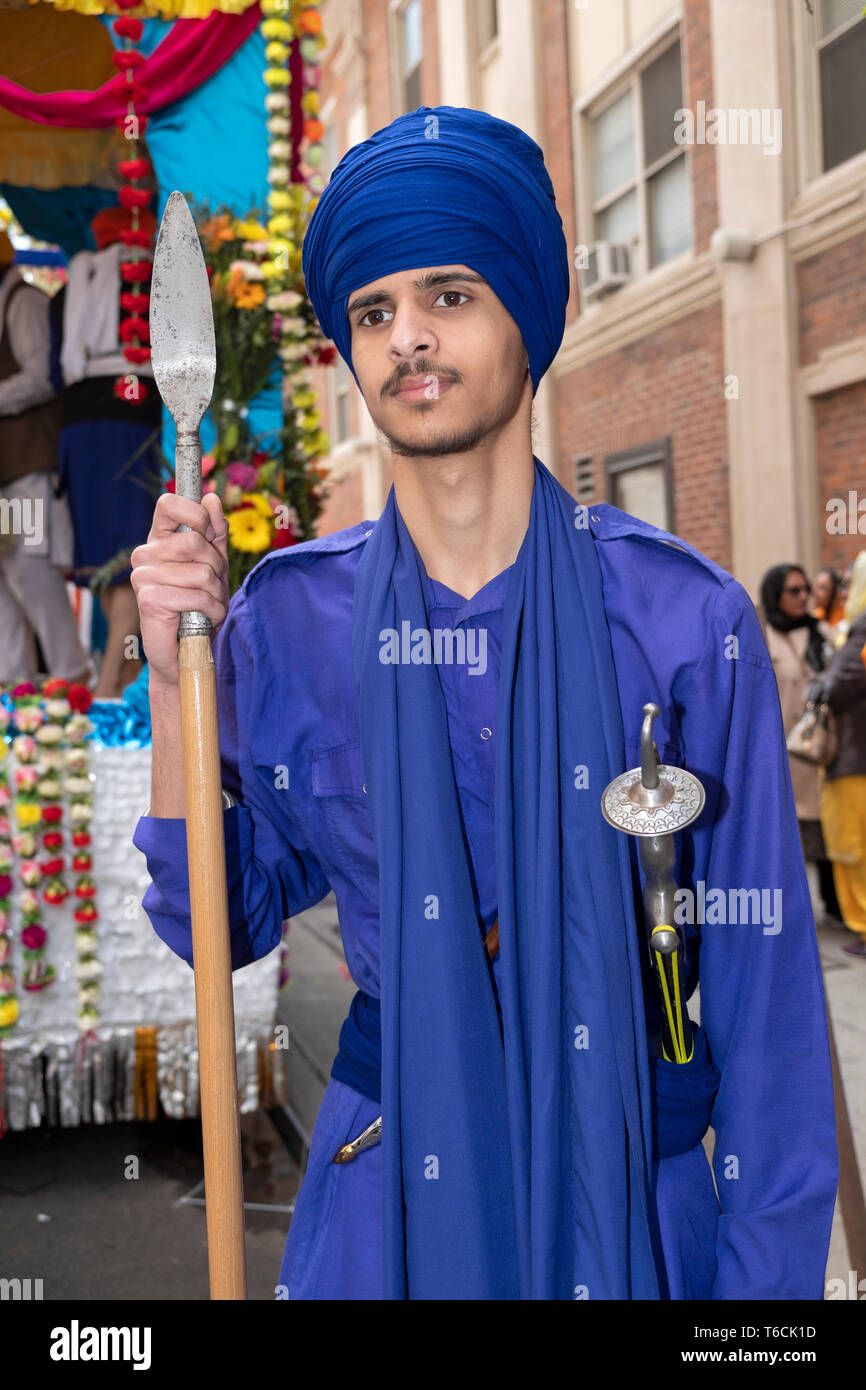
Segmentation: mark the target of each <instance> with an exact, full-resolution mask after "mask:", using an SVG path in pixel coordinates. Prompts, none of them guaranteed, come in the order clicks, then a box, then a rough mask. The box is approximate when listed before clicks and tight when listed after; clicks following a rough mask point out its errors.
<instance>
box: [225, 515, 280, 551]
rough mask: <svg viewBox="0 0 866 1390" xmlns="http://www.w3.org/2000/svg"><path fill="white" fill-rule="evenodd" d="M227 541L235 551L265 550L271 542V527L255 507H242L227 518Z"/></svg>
mask: <svg viewBox="0 0 866 1390" xmlns="http://www.w3.org/2000/svg"><path fill="white" fill-rule="evenodd" d="M268 511H270V508H268ZM229 540H230V541H231V543H232V545H233V546H234V547H235V549H236V550H246V551H250V552H254V551H258V550H267V549H268V548H269V546H270V544H271V540H272V533H271V526H270V524H269V523H268V522H267V521H265V518H264V517H263V516H262V514H261V512H260V511H259V510H258V508H257V507H242V508H241V509H240V510H239V511H236V512H232V513H231V514H230V516H229Z"/></svg>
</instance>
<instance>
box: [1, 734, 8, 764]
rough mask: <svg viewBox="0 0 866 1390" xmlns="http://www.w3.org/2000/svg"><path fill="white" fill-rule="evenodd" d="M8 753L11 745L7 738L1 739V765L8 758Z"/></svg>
mask: <svg viewBox="0 0 866 1390" xmlns="http://www.w3.org/2000/svg"><path fill="white" fill-rule="evenodd" d="M8 751H9V744H8V743H7V742H6V740H5V738H0V763H2V761H3V759H4V758H5V757H6V754H7V753H8Z"/></svg>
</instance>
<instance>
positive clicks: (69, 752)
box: [46, 748, 90, 772]
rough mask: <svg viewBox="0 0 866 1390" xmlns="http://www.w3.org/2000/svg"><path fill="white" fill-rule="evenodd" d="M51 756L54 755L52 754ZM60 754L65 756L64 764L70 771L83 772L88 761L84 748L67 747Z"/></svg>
mask: <svg viewBox="0 0 866 1390" xmlns="http://www.w3.org/2000/svg"><path fill="white" fill-rule="evenodd" d="M46 756H47V755H46ZM51 756H52V757H54V756H55V755H54V754H52V755H51ZM56 756H58V757H60V756H61V755H60V754H57V755H56ZM62 756H63V757H64V758H65V762H66V766H67V767H68V769H69V771H70V772H83V771H84V769H85V768H86V767H87V764H88V762H89V761H90V759H89V757H88V754H87V750H86V749H85V748H67V749H66V751H65V754H63V755H62Z"/></svg>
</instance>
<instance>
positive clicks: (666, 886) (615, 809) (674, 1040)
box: [601, 704, 706, 1063]
mask: <svg viewBox="0 0 866 1390" xmlns="http://www.w3.org/2000/svg"><path fill="white" fill-rule="evenodd" d="M660 713H661V711H660V710H659V707H658V705H653V704H647V705H644V706H643V716H644V720H643V724H642V726H641V735H640V763H641V765H640V767H635V768H632V769H631V770H630V771H629V772H624V773H622V775H621V776H619V777H615V778H614V780H613V781H612V782H611V783H610V784H609V785H608V786H607V787H605V790H604V794H603V796H602V798H601V811H602V815H603V816H604V818H605V820H606V821H607V822H608V824H609V825H612V826H613V827H614V829H616V830H622V831H624V832H625V834H626V835H634V836H635V837H636V838H637V840H638V848H639V853H640V860H641V864H642V866H643V870H644V873H645V874H646V884H645V886H644V894H643V900H644V909H645V912H646V918H647V945H648V948H649V953H650V961H651V963H652V968H653V974H654V975H655V978H656V981H657V984H658V988H659V995H660V999H661V1005H662V1056H663V1057H666V1058H667V1059H668V1060H669V1061H670V1060H673V1061H676V1062H681V1063H683V1062H688V1061H690V1060H691V1057H692V1054H693V1051H694V1038H693V1034H692V1025H691V1020H690V1019H689V1016H688V1013H687V1011H686V1001H685V995H684V989H683V982H684V972H685V944H684V940H683V937H682V936H681V934H680V932H679V931H678V930H677V928H676V926H675V925H674V907H675V894H676V891H677V885H676V881H675V879H674V874H673V868H674V838H673V837H674V835H675V833H676V832H677V831H678V830H683V829H685V827H686V826H687V825H691V823H692V821H694V820H696V819H697V817H698V816H699V815H700V814H701V811H702V810H703V809H704V802H705V800H706V797H705V794H704V789H703V786H702V785H701V783H700V782H699V781H698V779H697V777H694V776H693V775H692V774H691V773H690V772H684V771H683V769H682V768H679V767H668V766H666V765H665V764H664V763H661V762H660V760H659V753H658V748H657V747H656V745H655V742H654V740H653V735H652V726H653V720H654V719H656V718H658V716H659V714H660Z"/></svg>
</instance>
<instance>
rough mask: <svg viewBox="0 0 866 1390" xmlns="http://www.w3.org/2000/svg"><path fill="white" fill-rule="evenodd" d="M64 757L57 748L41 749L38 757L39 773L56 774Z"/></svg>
mask: <svg viewBox="0 0 866 1390" xmlns="http://www.w3.org/2000/svg"><path fill="white" fill-rule="evenodd" d="M64 756H65V755H64V753H63V752H62V751H61V750H60V749H59V748H43V750H42V752H41V753H40V755H39V770H40V772H56V771H57V769H58V768H59V767H62V766H63V762H64Z"/></svg>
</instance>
